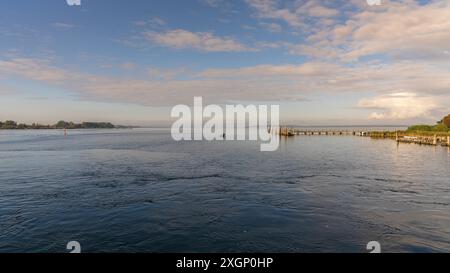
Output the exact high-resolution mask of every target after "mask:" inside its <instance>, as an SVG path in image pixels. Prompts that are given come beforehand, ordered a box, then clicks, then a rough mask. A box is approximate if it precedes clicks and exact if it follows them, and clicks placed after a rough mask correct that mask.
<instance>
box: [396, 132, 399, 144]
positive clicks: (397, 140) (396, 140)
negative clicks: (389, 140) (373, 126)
mask: <svg viewBox="0 0 450 273" xmlns="http://www.w3.org/2000/svg"><path fill="white" fill-rule="evenodd" d="M398 140H399V139H398V132H395V141H397V142H398Z"/></svg>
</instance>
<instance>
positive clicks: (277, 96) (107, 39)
mask: <svg viewBox="0 0 450 273" xmlns="http://www.w3.org/2000/svg"><path fill="white" fill-rule="evenodd" d="M448 18H450V4H449V2H448V1H431V0H430V1H412V0H398V1H387V0H386V1H382V5H380V6H369V5H368V4H367V2H366V0H349V1H321V0H315V1H310V0H297V1H281V0H279V1H277V0H235V1H225V0H185V1H174V0H169V1H144V0H133V1H127V2H125V1H120V0H108V1H106V0H100V1H99V0H97V1H94V0H81V6H69V5H67V3H66V1H65V0H40V1H30V0H15V1H4V2H3V3H2V8H1V10H0V52H1V53H0V120H5V119H15V120H18V121H23V122H42V123H54V122H56V121H57V120H59V119H65V120H73V121H86V120H90V121H94V120H107V121H112V122H115V123H123V124H141V125H142V124H148V125H152V124H163V123H165V122H167V121H169V120H170V116H169V113H170V109H171V107H172V106H174V105H176V104H178V103H184V104H192V101H193V96H203V97H204V99H205V101H206V102H207V103H218V104H226V103H231V102H233V103H235V102H238V103H244V104H245V103H264V104H269V103H270V104H274V103H276V104H280V105H281V111H282V119H283V122H285V123H296V124H305V125H311V124H318V125H323V124H329V125H333V124H341V125H343V124H408V123H412V122H434V121H435V120H437V119H438V118H440V117H441V115H443V114H445V113H447V112H450V109H449V108H448V105H450V103H449V102H450V99H449V94H450V92H449V91H450V80H449V79H450V77H449V76H450V74H449V70H450V68H449V67H450V65H449V64H450V48H449V47H448V45H449V44H450V23H449V20H448Z"/></svg>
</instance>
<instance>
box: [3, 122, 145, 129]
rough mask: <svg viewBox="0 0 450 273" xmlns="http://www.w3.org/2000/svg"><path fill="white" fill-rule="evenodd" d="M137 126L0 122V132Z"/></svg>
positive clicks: (97, 123)
mask: <svg viewBox="0 0 450 273" xmlns="http://www.w3.org/2000/svg"><path fill="white" fill-rule="evenodd" d="M133 128H139V127H137V126H124V125H114V124H112V123H111V122H82V123H74V122H66V121H59V122H58V123H56V124H54V125H43V124H39V123H33V124H25V123H17V122H15V121H12V120H7V121H5V122H2V121H0V130H86V129H133Z"/></svg>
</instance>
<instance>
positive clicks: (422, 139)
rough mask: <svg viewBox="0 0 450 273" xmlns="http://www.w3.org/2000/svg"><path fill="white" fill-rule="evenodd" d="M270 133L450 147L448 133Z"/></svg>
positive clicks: (282, 130)
mask: <svg viewBox="0 0 450 273" xmlns="http://www.w3.org/2000/svg"><path fill="white" fill-rule="evenodd" d="M268 130H269V132H272V133H274V134H276V135H280V136H284V137H293V136H360V137H371V138H384V139H392V140H395V141H397V142H398V143H414V144H420V145H432V146H447V147H450V135H449V134H447V133H436V134H427V135H423V134H414V133H410V132H405V131H382V132H379V131H369V130H368V131H359V130H340V129H302V128H291V127H278V128H277V129H272V128H268Z"/></svg>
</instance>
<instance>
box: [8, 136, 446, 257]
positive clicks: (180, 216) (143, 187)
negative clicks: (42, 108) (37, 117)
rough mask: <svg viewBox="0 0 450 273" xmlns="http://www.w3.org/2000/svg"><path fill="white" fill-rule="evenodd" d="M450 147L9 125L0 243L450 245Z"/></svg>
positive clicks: (354, 248)
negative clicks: (266, 147)
mask: <svg viewBox="0 0 450 273" xmlns="http://www.w3.org/2000/svg"><path fill="white" fill-rule="evenodd" d="M449 167H450V152H449V150H448V149H447V148H443V147H429V146H418V145H410V144H401V145H399V146H397V143H396V142H395V141H391V140H372V139H370V138H362V137H351V136H309V137H306V136H299V137H295V138H289V139H287V140H285V141H282V143H281V146H280V149H279V150H278V151H277V152H269V153H262V152H260V151H259V144H258V143H254V142H223V141H222V142H212V143H210V142H179V143H176V142H173V141H172V139H171V137H170V134H169V132H168V131H167V130H156V129H154V130H151V129H139V130H89V131H87V130H86V131H70V132H69V136H68V137H66V138H64V136H63V133H62V132H61V131H0V252H67V250H66V249H65V247H66V244H67V242H69V241H71V240H76V241H79V242H80V243H81V246H82V250H83V252H367V250H366V249H365V247H366V244H367V242H369V241H373V240H376V241H379V242H380V243H381V246H382V251H384V252H449V251H450V207H449V204H450V179H449V177H450V168H449Z"/></svg>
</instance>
